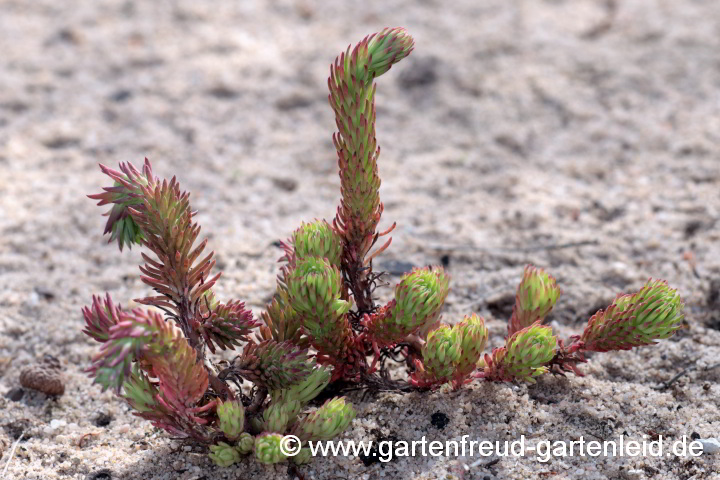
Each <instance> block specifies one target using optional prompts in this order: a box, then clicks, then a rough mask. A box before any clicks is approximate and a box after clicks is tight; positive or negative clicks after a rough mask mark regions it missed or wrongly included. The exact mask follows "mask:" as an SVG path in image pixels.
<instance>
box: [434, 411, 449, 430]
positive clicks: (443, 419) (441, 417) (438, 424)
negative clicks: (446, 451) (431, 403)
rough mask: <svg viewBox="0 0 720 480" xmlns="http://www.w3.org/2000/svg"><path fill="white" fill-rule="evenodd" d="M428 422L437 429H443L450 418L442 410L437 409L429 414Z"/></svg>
mask: <svg viewBox="0 0 720 480" xmlns="http://www.w3.org/2000/svg"><path fill="white" fill-rule="evenodd" d="M430 423H431V424H432V425H433V427H435V428H437V429H438V430H443V429H444V428H445V427H446V426H447V424H448V423H450V418H449V417H448V416H447V415H445V414H444V413H443V412H440V411H438V412H435V413H433V414H432V415H431V416H430Z"/></svg>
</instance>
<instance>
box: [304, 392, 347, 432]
mask: <svg viewBox="0 0 720 480" xmlns="http://www.w3.org/2000/svg"><path fill="white" fill-rule="evenodd" d="M354 418H355V409H354V408H353V406H352V403H349V402H346V401H345V398H344V397H340V398H338V397H336V398H333V399H332V400H328V401H327V402H325V404H323V406H322V407H320V408H318V409H317V410H315V411H314V412H312V413H310V414H309V415H308V416H307V417H305V418H304V419H302V420H301V421H300V422H298V423H297V424H296V425H295V427H294V428H293V433H294V434H295V435H297V436H298V438H300V440H301V441H303V442H306V441H323V440H331V439H333V438H335V437H336V436H338V435H340V434H341V433H342V432H343V431H345V429H346V428H347V427H348V425H350V423H351V422H352V421H353V419H354Z"/></svg>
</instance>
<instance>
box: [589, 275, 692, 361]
mask: <svg viewBox="0 0 720 480" xmlns="http://www.w3.org/2000/svg"><path fill="white" fill-rule="evenodd" d="M684 306H685V305H684V303H683V301H682V299H681V298H680V294H678V292H677V290H675V289H672V288H670V287H669V286H668V284H667V282H665V281H662V280H654V281H653V280H650V281H648V282H647V283H646V284H645V285H644V286H643V288H641V289H640V291H638V292H636V293H633V294H630V295H621V296H619V297H617V298H616V299H615V301H614V302H613V304H612V305H610V306H609V307H608V308H606V309H605V310H601V311H599V312H597V313H596V314H595V315H593V316H592V317H591V318H590V320H589V321H588V325H587V327H586V328H585V331H584V332H583V334H582V336H581V337H580V341H581V342H582V350H587V351H594V352H608V351H611V350H629V349H631V348H633V347H640V346H645V345H652V344H654V343H655V341H656V340H662V339H665V338H669V337H670V336H672V334H673V333H675V331H676V330H678V329H679V328H681V327H682V321H683V313H682V312H683V308H684Z"/></svg>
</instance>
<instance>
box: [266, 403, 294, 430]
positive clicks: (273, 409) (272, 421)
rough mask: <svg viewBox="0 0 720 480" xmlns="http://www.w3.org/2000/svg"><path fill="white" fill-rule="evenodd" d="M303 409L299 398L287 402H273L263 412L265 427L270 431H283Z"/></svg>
mask: <svg viewBox="0 0 720 480" xmlns="http://www.w3.org/2000/svg"><path fill="white" fill-rule="evenodd" d="M300 410H302V404H301V403H300V402H299V401H297V400H291V401H288V402H286V403H273V404H271V405H270V406H269V407H268V408H267V409H265V412H263V421H264V422H263V427H264V430H265V431H268V432H279V433H282V432H284V431H285V429H286V428H287V427H288V425H289V424H290V423H291V422H294V421H295V417H296V416H297V414H298V413H300Z"/></svg>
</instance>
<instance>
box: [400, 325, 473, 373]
mask: <svg viewBox="0 0 720 480" xmlns="http://www.w3.org/2000/svg"><path fill="white" fill-rule="evenodd" d="M461 340H462V339H461V337H460V332H459V331H458V330H455V329H453V328H452V327H450V326H448V325H440V326H439V327H437V328H436V329H435V330H432V331H431V332H430V333H428V336H427V340H426V341H425V344H424V345H423V348H422V364H417V365H416V370H415V372H414V373H413V375H412V379H411V381H412V383H413V384H414V385H416V386H418V387H426V386H431V385H433V384H439V383H445V382H447V381H449V380H450V378H451V377H452V375H453V374H454V373H455V368H456V367H457V364H458V362H459V360H460V357H461V355H462V342H461Z"/></svg>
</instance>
